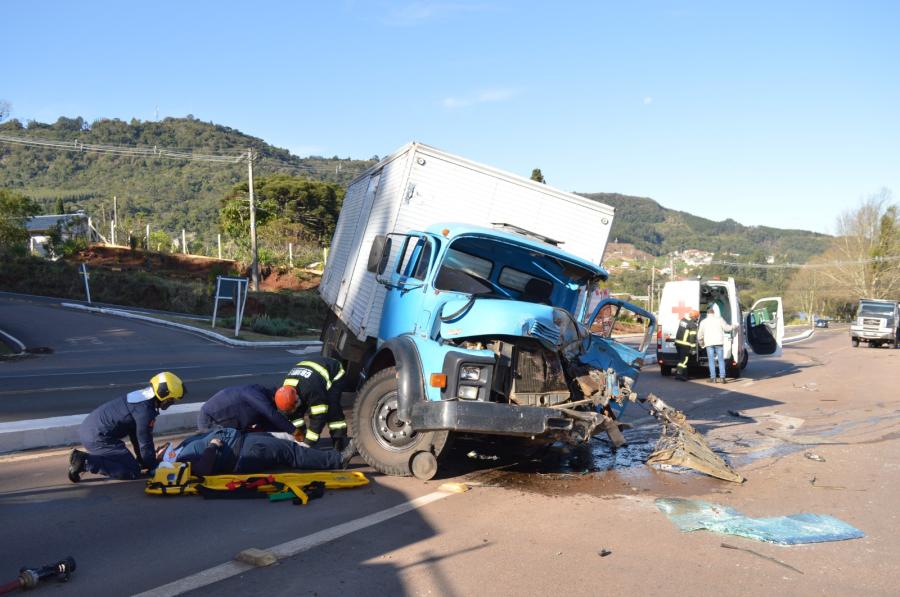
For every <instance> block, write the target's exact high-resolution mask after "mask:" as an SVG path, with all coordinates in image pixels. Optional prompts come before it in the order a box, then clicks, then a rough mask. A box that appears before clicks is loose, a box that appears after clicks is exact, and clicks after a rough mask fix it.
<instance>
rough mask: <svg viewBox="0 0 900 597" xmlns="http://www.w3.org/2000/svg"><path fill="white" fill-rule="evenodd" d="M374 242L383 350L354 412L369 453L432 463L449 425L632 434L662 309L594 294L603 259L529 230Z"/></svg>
mask: <svg viewBox="0 0 900 597" xmlns="http://www.w3.org/2000/svg"><path fill="white" fill-rule="evenodd" d="M379 243H380V246H379V247H376V248H375V249H374V250H373V254H372V258H371V259H370V264H371V271H373V273H375V274H376V275H377V276H378V280H379V282H380V283H381V284H382V285H384V287H385V288H386V289H387V291H386V296H385V301H384V307H383V310H382V313H381V322H380V331H379V348H378V350H377V352H376V353H375V354H374V355H373V356H372V358H371V360H370V362H369V363H368V364H367V366H366V368H365V370H366V377H367V381H366V383H365V384H364V385H363V387H362V388H361V389H360V392H359V394H358V397H357V402H356V406H355V415H356V416H354V427H355V429H354V432H355V437H356V438H357V445H358V447H359V449H360V453H361V454H362V455H363V457H364V458H365V459H366V460H367V461H368V462H369V464H371V465H372V466H374V467H375V468H377V469H379V470H381V471H382V472H386V473H389V474H411V473H416V474H418V473H419V472H420V471H425V472H428V471H433V470H435V466H432V462H431V461H432V459H436V458H437V456H439V454H440V451H441V450H442V449H443V446H444V444H445V443H446V439H447V434H448V433H450V432H453V433H464V434H475V435H496V436H508V437H520V438H528V439H529V440H532V441H535V442H543V443H550V442H553V441H565V442H568V443H581V442H585V441H588V440H589V439H590V437H591V436H593V435H594V434H596V433H600V432H602V431H605V432H607V433H608V434H609V435H610V437H611V439H612V441H613V442H614V443H615V444H621V443H623V442H624V439H623V438H622V436H621V433H620V430H619V426H618V424H617V423H616V417H617V416H618V415H619V414H620V413H621V411H622V409H623V408H624V406H625V404H626V403H627V402H628V401H629V400H634V399H636V393H635V391H634V384H635V382H636V379H637V375H638V373H639V371H640V368H641V366H642V364H643V360H644V354H645V351H646V348H647V345H648V343H649V341H650V339H651V338H652V335H653V332H654V330H655V319H654V317H653V315H651V314H650V313H648V312H646V311H644V310H642V309H640V308H638V307H635V306H633V305H629V304H627V303H624V302H623V301H619V300H615V299H612V300H607V301H605V302H602V303H600V304H598V305H591V304H590V297H591V296H592V295H593V292H592V291H593V290H594V289H595V288H596V286H597V284H598V283H599V282H601V281H603V280H605V279H606V272H605V271H604V270H603V269H602V268H601V267H599V266H598V265H595V264H592V263H590V262H587V261H585V260H583V259H580V258H578V257H576V256H573V255H570V254H568V253H566V252H565V251H563V250H562V249H560V248H559V246H558V244H554V241H553V240H552V239H546V238H541V237H538V236H536V235H532V234H530V233H527V232H526V231H521V230H517V231H515V232H511V231H504V230H494V229H485V228H478V227H474V226H468V225H462V224H443V225H437V226H434V227H432V228H430V229H428V230H426V231H423V232H410V233H407V234H404V235H390V237H389V238H385V239H383V240H381V241H379ZM379 243H376V244H379ZM627 334H631V336H630V337H628V338H629V339H630V340H631V341H630V343H629V342H626V341H623V340H625V339H626V336H627ZM417 469H418V470H417ZM420 476H421V475H420Z"/></svg>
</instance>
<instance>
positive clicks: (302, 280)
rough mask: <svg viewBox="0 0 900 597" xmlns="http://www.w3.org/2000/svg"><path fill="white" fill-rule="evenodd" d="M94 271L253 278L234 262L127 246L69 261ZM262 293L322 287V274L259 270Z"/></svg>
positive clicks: (97, 249)
mask: <svg viewBox="0 0 900 597" xmlns="http://www.w3.org/2000/svg"><path fill="white" fill-rule="evenodd" d="M70 261H73V262H76V263H86V264H87V265H88V266H89V267H91V268H103V269H107V270H111V271H143V272H148V273H149V272H152V273H154V274H158V275H162V276H166V277H171V278H181V279H193V280H203V281H210V282H212V281H214V280H215V278H216V276H245V277H248V278H249V277H250V267H249V266H248V265H244V264H242V263H240V262H239V261H233V260H231V259H216V258H214V257H204V256H202V255H185V254H182V253H157V252H154V251H144V250H142V249H135V250H131V249H129V248H127V247H114V246H107V245H92V246H90V247H88V248H87V249H85V250H83V251H80V252H79V253H77V254H76V255H74V256H73V257H71V258H70ZM259 273H260V281H259V289H260V290H261V291H275V292H277V291H279V290H309V289H311V288H315V287H316V286H318V285H319V279H320V277H319V275H318V274H316V273H313V272H308V271H306V270H300V269H293V270H287V269H277V268H273V267H270V266H262V267H260V272H259Z"/></svg>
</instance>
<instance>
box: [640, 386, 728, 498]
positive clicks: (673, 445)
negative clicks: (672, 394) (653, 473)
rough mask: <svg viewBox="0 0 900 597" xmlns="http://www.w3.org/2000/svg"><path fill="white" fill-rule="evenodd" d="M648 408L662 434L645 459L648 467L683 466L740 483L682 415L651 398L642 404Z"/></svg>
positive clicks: (658, 400)
mask: <svg viewBox="0 0 900 597" xmlns="http://www.w3.org/2000/svg"><path fill="white" fill-rule="evenodd" d="M645 402H646V403H647V404H649V405H650V414H652V415H653V416H654V417H656V419H657V420H658V421H659V422H660V423H661V424H662V427H663V429H662V434H661V435H660V438H659V441H658V442H657V443H656V449H655V450H654V451H653V453H652V454H650V457H649V458H647V464H651V465H660V466H662V465H665V466H662V468H664V469H665V468H668V466H682V467H686V468H691V469H694V470H696V471H699V472H701V473H704V474H706V475H709V476H711V477H716V478H717V479H723V480H725V481H731V482H733V483H743V482H744V477H742V476H741V475H739V474H738V473H737V471H735V470H734V469H733V468H731V466H729V465H728V463H726V462H725V461H724V460H722V458H721V457H720V456H719V455H718V454H716V453H715V452H713V451H712V448H710V447H709V445H708V444H707V443H706V440H704V439H703V436H701V435H700V434H699V433H698V432H697V430H696V429H694V428H693V427H691V425H690V423H688V422H687V418H686V417H685V416H684V413H682V412H680V411H677V410H675V409H674V408H672V407H671V406H669V405H668V404H666V403H665V402H663V401H662V400H660V399H659V398H658V397H656V396H654V395H653V394H648V395H647V398H646V400H645Z"/></svg>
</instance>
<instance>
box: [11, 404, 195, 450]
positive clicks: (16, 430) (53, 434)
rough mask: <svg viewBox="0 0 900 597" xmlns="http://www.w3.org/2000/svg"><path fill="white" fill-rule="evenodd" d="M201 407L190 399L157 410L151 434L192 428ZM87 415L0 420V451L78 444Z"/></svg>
mask: <svg viewBox="0 0 900 597" xmlns="http://www.w3.org/2000/svg"><path fill="white" fill-rule="evenodd" d="M201 406H203V403H202V402H191V403H189V404H176V405H174V406H171V407H170V408H168V409H166V410H164V411H160V413H159V416H158V417H156V423H155V425H154V426H153V431H154V434H158V433H171V432H176V431H183V430H187V429H196V427H197V413H198V412H199V411H200V407H201ZM87 416H88V415H86V414H84V415H68V416H63V417H49V418H46V419H30V420H26V421H10V422H8V423H0V454H9V453H11V452H21V451H23V450H33V449H36V448H58V447H61V446H72V445H76V444H80V443H81V440H80V439H79V438H78V428H79V427H80V426H81V422H82V421H84V420H85V419H86V418H87Z"/></svg>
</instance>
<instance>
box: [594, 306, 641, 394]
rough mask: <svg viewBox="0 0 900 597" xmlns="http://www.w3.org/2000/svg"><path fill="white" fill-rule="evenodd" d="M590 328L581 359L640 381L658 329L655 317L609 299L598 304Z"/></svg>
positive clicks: (634, 307)
mask: <svg viewBox="0 0 900 597" xmlns="http://www.w3.org/2000/svg"><path fill="white" fill-rule="evenodd" d="M588 326H589V329H590V332H591V334H590V339H589V342H588V346H587V349H586V350H585V352H584V354H582V355H581V357H580V359H581V360H582V361H583V362H585V363H589V364H591V365H593V366H594V367H597V368H598V369H607V368H609V367H612V368H613V369H614V370H615V371H616V373H617V374H619V375H627V376H628V377H631V378H632V379H637V376H638V372H639V371H640V369H641V367H642V366H643V364H644V355H645V354H646V352H647V348H648V347H649V345H650V341H651V338H652V336H653V332H654V331H655V330H656V318H655V317H653V315H652V314H650V313H648V312H647V311H645V310H644V309H641V308H640V307H637V306H635V305H632V304H631V303H626V302H625V301H621V300H619V299H614V298H610V299H606V300H603V301H601V302H600V304H598V305H597V307H596V308H595V309H594V312H593V314H592V315H591V318H590V320H589V321H588Z"/></svg>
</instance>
